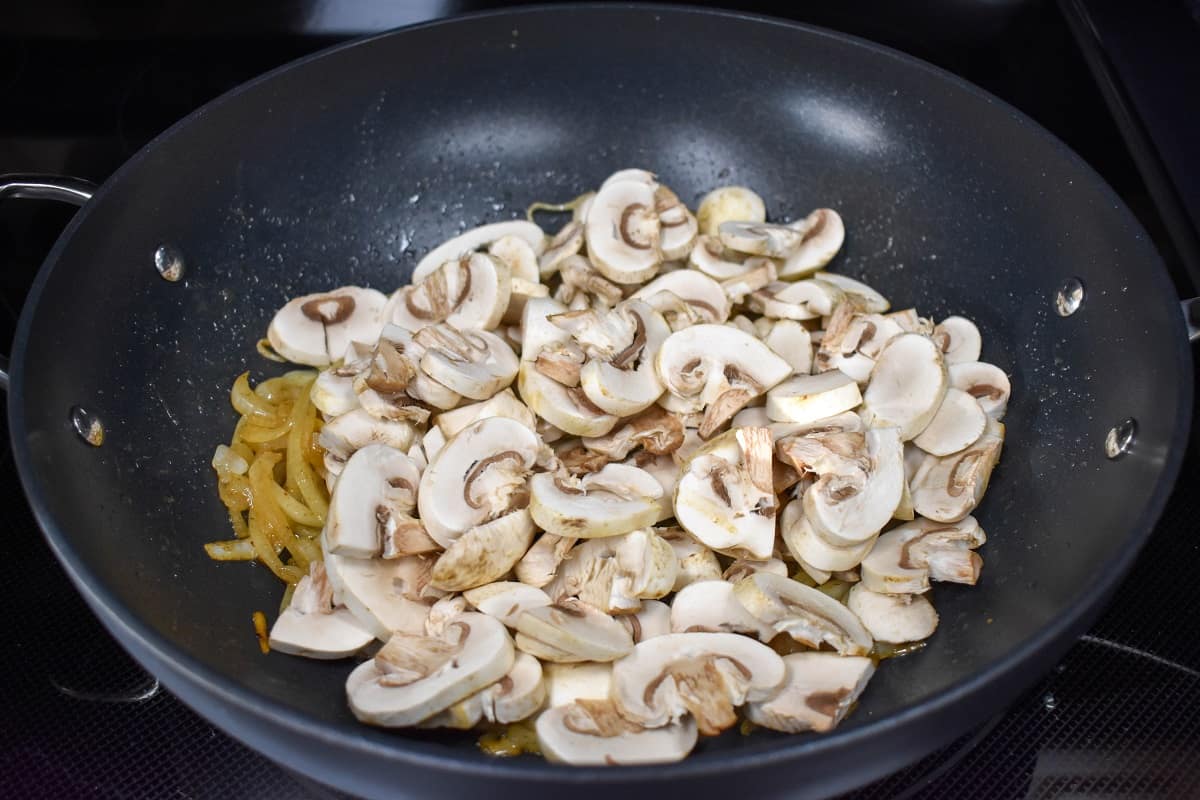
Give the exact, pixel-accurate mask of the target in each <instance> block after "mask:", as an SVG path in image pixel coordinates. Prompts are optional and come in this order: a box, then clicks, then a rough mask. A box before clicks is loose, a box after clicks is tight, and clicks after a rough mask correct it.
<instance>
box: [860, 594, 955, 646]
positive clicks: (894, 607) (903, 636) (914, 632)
mask: <svg viewBox="0 0 1200 800" xmlns="http://www.w3.org/2000/svg"><path fill="white" fill-rule="evenodd" d="M846 607H847V608H849V609H850V610H851V611H853V612H854V613H855V615H857V616H858V618H859V619H860V620H861V621H862V624H863V626H864V627H865V628H866V629H867V630H868V631H870V632H871V636H872V637H873V638H874V639H875V641H877V642H890V643H893V644H901V643H903V642H919V641H921V640H922V639H928V638H929V637H930V636H932V635H933V632H934V630H936V629H937V624H938V615H937V612H936V611H934V610H933V604H932V603H930V602H929V598H927V597H925V595H923V594H884V593H881V592H873V591H871V590H870V589H868V588H866V587H865V586H863V585H862V584H861V583H856V584H854V586H852V587H850V595H849V597H847V598H846Z"/></svg>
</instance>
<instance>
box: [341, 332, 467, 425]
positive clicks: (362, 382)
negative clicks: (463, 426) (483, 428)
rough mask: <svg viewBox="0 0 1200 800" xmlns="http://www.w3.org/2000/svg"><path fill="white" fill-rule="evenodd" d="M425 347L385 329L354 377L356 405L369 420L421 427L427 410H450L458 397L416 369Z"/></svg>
mask: <svg viewBox="0 0 1200 800" xmlns="http://www.w3.org/2000/svg"><path fill="white" fill-rule="evenodd" d="M424 354H425V347H424V345H422V344H421V343H420V342H418V341H416V340H415V339H414V338H413V335H412V333H411V332H410V331H408V330H406V329H404V328H402V327H400V326H399V325H385V326H384V328H383V331H382V333H380V335H379V342H378V344H377V345H376V347H375V352H374V354H372V356H371V358H370V361H369V364H368V366H367V367H366V368H364V369H363V370H362V371H361V372H359V374H358V375H356V376H355V377H354V391H355V392H357V393H358V402H359V403H360V404H361V405H362V407H363V408H364V409H366V410H367V412H368V413H370V414H371V415H372V416H375V417H378V418H380V419H401V420H408V421H411V422H415V423H417V424H422V423H424V422H425V421H426V420H427V419H428V418H429V406H432V407H434V408H453V407H454V406H456V405H458V403H459V401H461V400H462V395H460V394H458V393H457V392H455V391H453V390H452V389H449V388H447V387H446V386H444V385H442V384H441V383H439V382H437V381H435V380H434V379H433V378H431V377H429V375H427V374H426V373H425V371H424V370H422V369H421V368H420V361H421V358H422V356H423V355H424Z"/></svg>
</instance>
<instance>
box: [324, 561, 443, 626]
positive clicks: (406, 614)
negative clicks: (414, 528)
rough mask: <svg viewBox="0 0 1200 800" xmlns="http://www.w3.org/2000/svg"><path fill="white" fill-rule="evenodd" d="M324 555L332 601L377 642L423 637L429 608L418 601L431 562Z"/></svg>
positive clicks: (423, 601) (421, 601) (426, 579)
mask: <svg viewBox="0 0 1200 800" xmlns="http://www.w3.org/2000/svg"><path fill="white" fill-rule="evenodd" d="M323 538H324V537H322V539H323ZM324 555H325V571H326V572H327V573H328V575H329V583H330V585H331V586H332V587H333V591H334V598H335V599H336V600H337V602H338V603H340V604H341V605H344V606H346V608H348V609H350V611H351V613H353V614H354V616H355V618H356V619H357V620H358V621H359V623H361V624H362V625H363V627H365V628H367V629H368V630H369V631H371V633H372V634H374V635H375V637H376V638H377V639H381V640H384V641H386V640H387V638H388V637H389V636H391V635H392V632H393V631H403V632H404V633H415V634H419V633H424V631H425V619H426V617H427V616H428V615H429V605H428V604H427V602H426V601H425V600H424V599H418V598H422V596H423V595H424V591H425V588H426V587H427V585H428V581H429V570H430V568H431V566H432V562H430V561H427V560H425V559H423V558H421V557H420V556H406V557H404V558H397V559H387V560H385V559H381V558H370V559H366V558H344V557H342V556H339V555H336V554H334V553H330V552H329V551H328V549H327V548H324Z"/></svg>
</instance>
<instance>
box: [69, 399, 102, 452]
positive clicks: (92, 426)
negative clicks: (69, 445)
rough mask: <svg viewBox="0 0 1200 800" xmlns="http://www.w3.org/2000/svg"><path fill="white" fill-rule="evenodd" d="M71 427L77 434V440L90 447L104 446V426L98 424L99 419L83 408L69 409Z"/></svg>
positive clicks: (73, 407)
mask: <svg viewBox="0 0 1200 800" xmlns="http://www.w3.org/2000/svg"><path fill="white" fill-rule="evenodd" d="M71 425H72V426H73V427H74V428H75V432H76V433H77V434H79V438H80V439H83V440H84V441H85V442H87V443H88V444H90V445H91V446H92V447H99V446H100V445H102V444H104V424H103V423H101V422H100V418H99V417H97V416H96V415H95V414H93V413H92V412H90V411H88V410H87V409H85V408H84V407H83V406H72V407H71Z"/></svg>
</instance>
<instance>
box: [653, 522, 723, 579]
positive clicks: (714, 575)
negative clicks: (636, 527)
mask: <svg viewBox="0 0 1200 800" xmlns="http://www.w3.org/2000/svg"><path fill="white" fill-rule="evenodd" d="M658 532H659V535H660V536H661V537H662V538H663V540H664V541H665V542H666V543H667V544H669V545H671V549H672V550H674V551H675V558H676V560H677V561H678V562H679V569H678V570H677V571H676V573H675V585H674V586H672V587H671V590H672V591H675V592H678V591H680V590H681V589H683V587H685V586H688V585H690V584H693V583H696V582H698V581H715V580H720V579H721V564H720V562H719V561H717V555H716V553H714V552H713V551H712V550H709V549H708V548H707V547H705V546H704V545H702V544H700V542H697V541H696V540H695V539H693V538H692V537H691V536H689V535H688V534H687V533H685V532H684V531H683V529H681V528H665V529H664V528H659V529H658Z"/></svg>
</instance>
